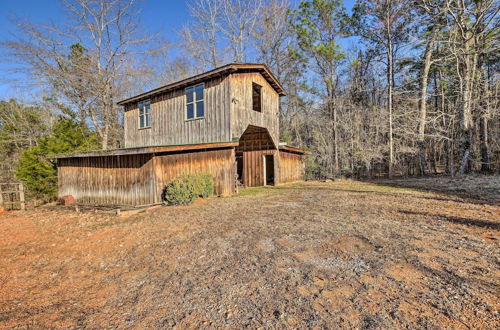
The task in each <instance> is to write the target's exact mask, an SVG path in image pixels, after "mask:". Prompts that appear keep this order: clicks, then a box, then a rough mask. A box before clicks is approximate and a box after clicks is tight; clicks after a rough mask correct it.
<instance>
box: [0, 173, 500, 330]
mask: <svg viewBox="0 0 500 330" xmlns="http://www.w3.org/2000/svg"><path fill="white" fill-rule="evenodd" d="M422 180H424V181H422ZM446 180H451V181H446ZM465 182H466V183H464V184H462V183H460V180H459V179H448V178H441V179H439V178H434V179H433V180H428V179H421V180H418V179H412V180H405V181H403V180H396V181H385V182H376V183H362V182H351V181H340V182H306V183H299V184H291V185H285V186H280V187H274V188H273V187H271V188H257V189H246V190H244V191H243V192H242V193H241V194H240V195H239V196H235V197H229V198H212V199H209V200H208V201H206V202H203V203H202V202H200V203H197V204H195V205H194V206H191V207H157V208H155V209H151V210H149V211H147V212H143V213H139V214H136V215H132V216H128V217H116V216H113V215H106V214H102V213H93V212H83V213H76V212H75V211H71V210H69V209H64V208H63V207H52V208H46V209H42V208H38V209H36V210H31V211H26V212H9V213H4V214H2V215H0V328H11V327H20V328H28V327H30V328H48V327H50V328H61V327H90V328H103V327H118V328H165V327H166V328H170V327H174V326H176V327H178V328H195V327H201V328H208V327H210V328H214V327H217V328H219V327H230V328H241V327H251V328H257V327H262V328H290V327H295V328H311V327H319V328H370V329H373V328H375V329H377V328H380V329H382V328H394V327H398V328H401V327H402V328H422V327H425V328H457V329H461V328H463V329H465V328H476V329H480V328H483V329H487V328H488V329H495V328H498V327H499V326H500V315H499V303H500V301H499V292H500V249H499V243H500V205H499V204H498V199H497V198H498V196H499V188H500V179H499V178H498V177H479V178H474V179H471V180H466V181H465ZM485 184H488V187H489V188H488V189H489V190H488V189H486V191H485V189H483V188H485ZM464 185H467V187H464ZM471 185H473V186H474V187H475V189H472V188H471ZM407 186H411V187H413V188H407ZM433 187H434V188H436V189H435V190H438V191H439V192H425V191H422V190H420V189H431V188H433ZM415 188H418V189H417V190H414V189H415ZM457 189H458V190H457ZM460 189H462V190H465V191H462V190H460ZM464 194H466V195H467V196H469V197H470V198H464Z"/></svg>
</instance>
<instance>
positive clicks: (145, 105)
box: [137, 100, 151, 128]
mask: <svg viewBox="0 0 500 330" xmlns="http://www.w3.org/2000/svg"><path fill="white" fill-rule="evenodd" d="M137 107H138V108H139V128H147V127H151V102H149V100H147V101H142V102H139V104H138V106H137Z"/></svg>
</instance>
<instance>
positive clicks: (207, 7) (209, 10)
mask: <svg viewBox="0 0 500 330" xmlns="http://www.w3.org/2000/svg"><path fill="white" fill-rule="evenodd" d="M188 8H189V13H190V14H191V16H192V17H193V18H194V21H193V22H192V24H191V25H189V26H186V27H184V28H183V29H182V31H181V36H182V42H181V46H182V47H183V48H184V50H185V51H186V53H187V54H188V55H189V56H191V57H192V58H193V59H194V60H195V61H196V62H197V63H199V67H200V71H207V70H210V69H213V68H216V67H218V66H219V65H220V64H221V63H222V62H223V60H222V58H223V56H222V55H221V53H220V52H219V43H220V39H221V36H220V22H219V21H220V16H221V10H222V9H221V1H220V0H193V1H191V2H189V3H188Z"/></svg>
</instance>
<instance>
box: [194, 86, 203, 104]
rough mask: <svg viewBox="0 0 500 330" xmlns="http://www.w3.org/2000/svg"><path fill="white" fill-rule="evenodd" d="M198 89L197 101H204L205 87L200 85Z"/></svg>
mask: <svg viewBox="0 0 500 330" xmlns="http://www.w3.org/2000/svg"><path fill="white" fill-rule="evenodd" d="M195 88H196V101H200V100H203V85H198V86H196V87H195Z"/></svg>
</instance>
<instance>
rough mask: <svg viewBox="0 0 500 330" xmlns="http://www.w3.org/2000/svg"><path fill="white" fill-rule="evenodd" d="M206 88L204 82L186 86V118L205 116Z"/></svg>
mask: <svg viewBox="0 0 500 330" xmlns="http://www.w3.org/2000/svg"><path fill="white" fill-rule="evenodd" d="M204 89H205V85H204V84H200V85H196V86H193V87H189V88H186V119H198V118H203V117H204V116H205V102H204Z"/></svg>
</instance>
